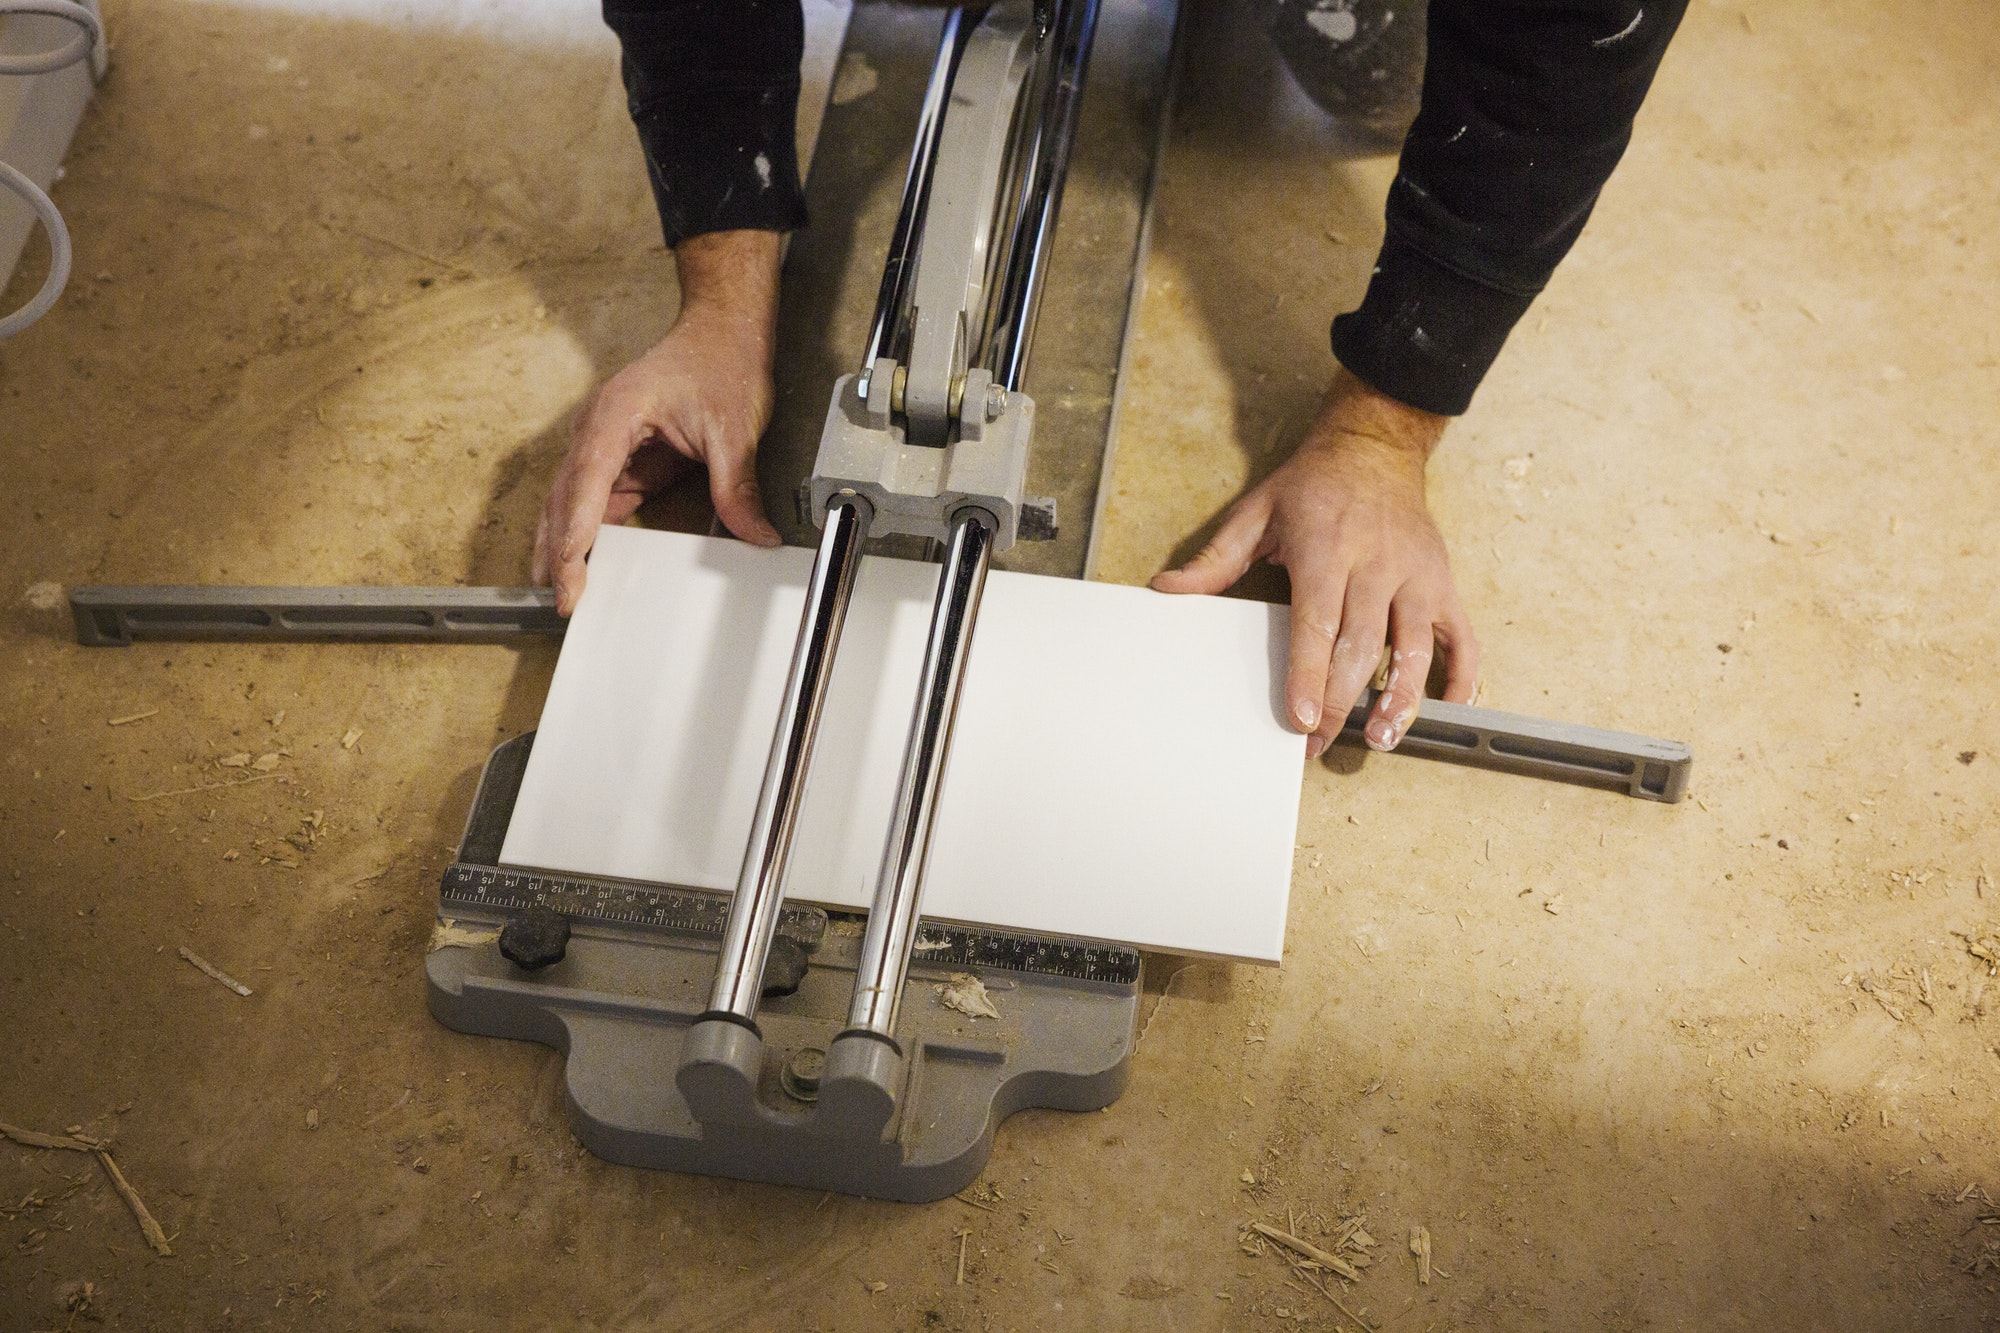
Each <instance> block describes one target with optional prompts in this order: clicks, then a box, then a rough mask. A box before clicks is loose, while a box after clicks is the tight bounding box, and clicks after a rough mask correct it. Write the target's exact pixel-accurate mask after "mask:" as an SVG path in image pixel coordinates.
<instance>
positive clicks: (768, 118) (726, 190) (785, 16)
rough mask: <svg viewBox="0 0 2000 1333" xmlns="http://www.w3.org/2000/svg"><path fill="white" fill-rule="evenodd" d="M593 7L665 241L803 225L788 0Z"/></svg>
mask: <svg viewBox="0 0 2000 1333" xmlns="http://www.w3.org/2000/svg"><path fill="white" fill-rule="evenodd" d="M604 17H605V21H606V22H607V23H608V24H610V26H611V28H612V29H613V30H614V31H615V32H617V34H618V38H619V41H620V43H621V44H622V46H623V48H624V60H623V63H622V71H623V74H624V80H625V93H626V99H627V102H628V105H629V107H630V110H631V113H632V123H633V125H634V126H636V127H637V129H638V131H639V144H640V147H641V148H643V149H644V150H645V154H646V173H647V176H648V178H649V179H650V181H651V183H652V186H653V200H654V202H655V203H656V204H657V205H658V206H659V210H660V228H661V231H662V233H663V234H664V236H665V238H666V242H667V244H668V245H669V246H675V245H678V244H680V243H681V242H682V241H684V240H686V239H687V238H688V237H690V236H699V235H701V234H703V233H705V232H713V231H737V230H756V231H792V230H795V229H797V228H799V227H803V226H804V225H805V224H806V201H805V191H804V189H803V188H801V186H800V182H799V159H798V128H797V120H798V104H799V59H800V57H801V56H802V55H803V53H804V48H805V23H804V17H803V14H802V11H801V10H800V7H799V4H798V0H612V2H611V3H607V4H606V5H605V14H604Z"/></svg>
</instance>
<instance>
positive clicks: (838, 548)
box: [708, 495, 874, 1024]
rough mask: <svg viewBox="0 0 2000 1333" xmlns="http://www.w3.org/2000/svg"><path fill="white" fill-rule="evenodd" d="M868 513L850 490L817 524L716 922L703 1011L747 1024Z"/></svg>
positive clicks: (759, 991)
mask: <svg viewBox="0 0 2000 1333" xmlns="http://www.w3.org/2000/svg"><path fill="white" fill-rule="evenodd" d="M873 517H874V512H873V510H872V509H870V507H869V504H868V502H867V501H866V500H864V499H862V498H861V497H860V496H856V495H842V496H836V497H835V498H834V501H833V503H832V504H830V505H828V506H827V511H826V528H825V530H824V532H823V533H822V534H821V536H820V543H819V555H818V557H817V558H816V559H815V560H814V561H813V572H812V581H811V583H810V584H808V585H807V588H806V606H805V614H804V615H803V616H802V617H801V618H800V621H799V638H798V643H797V646H795V647H794V648H793V649H792V666H791V672H790V674H789V675H788V676H787V677H786V680H785V697H784V703H783V706H782V708H781V710H780V712H779V714H778V730H777V734H776V735H775V736H774V737H773V738H772V740H771V757H770V759H769V760H768V761H767V763H766V764H765V767H764V785H763V787H762V788H761V789H760V790H759V791H758V793H757V811H756V814H755V816H754V817H753V819H752V822H751V825H750V844H749V846H748V847H747V848H746V849H745V851H744V853H743V869H742V872H741V873H740V874H739V875H738V876H737V879H736V894H735V896H734V897H733V898H731V899H730V903H729V917H728V920H727V921H726V923H725V924H724V925H723V928H722V955H721V958H720V960H719V961H718V962H717V964H716V969H715V988H714V990H713V991H712V992H711V993H710V996H709V1001H708V1009H709V1013H710V1015H712V1016H715V1017H723V1018H730V1019H734V1020H736V1021H738V1022H741V1023H745V1024H749V1023H751V1022H752V1021H753V1020H754V1018H755V1016H756V1013H757V1000H758V997H759V996H760V995H761V994H762V991H763V984H764V961H765V958H766V957H767V955H769V953H770V951H771V936H772V934H773V933H774V932H775V931H776V930H777V927H778V912H779V908H780V907H781V906H782V905H783V902H784V892H785V866H786V863H787V862H788V861H789V860H790V858H791V852H792V835H793V833H794V832H796V830H797V827H798V815H799V807H800V805H801V804H802V803H803V801H804V799H805V790H806V776H807V773H808V772H809V770H810V769H811V767H812V753H813V742H814V740H815V739H816V737H817V736H818V734H819V718H820V709H821V707H822V706H823V705H824V704H825V702H826V687H827V682H828V681H829V680H830V679H831V678H832V676H833V662H834V656H835V654H836V652H837V650H838V649H839V647H840V632H841V629H842V627H843V625H844V624H845V623H846V619H847V604H848V602H849V601H850V600H852V598H853V595H854V578H855V574H856V571H858V570H859V569H860V568H861V544H862V542H863V541H865V540H866V539H867V537H868V525H869V522H870V521H871V520H872V519H873Z"/></svg>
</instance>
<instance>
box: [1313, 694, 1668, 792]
mask: <svg viewBox="0 0 2000 1333" xmlns="http://www.w3.org/2000/svg"><path fill="white" fill-rule="evenodd" d="M1376 697H1377V692H1376V691H1374V690H1367V691H1364V692H1363V693H1362V696H1361V701H1360V702H1359V703H1357V704H1355V705H1354V709H1353V711H1352V712H1350V713H1349V714H1348V715H1347V725H1346V726H1345V727H1344V728H1342V729H1341V733H1340V739H1341V740H1343V741H1348V742H1352V743H1356V744H1359V743H1361V742H1362V737H1361V727H1362V724H1363V723H1364V722H1366V721H1367V719H1368V710H1369V709H1371V708H1373V707H1374V706H1375V699H1376ZM1396 752H1397V753H1398V754H1414V755H1419V756H1421V757H1423V758H1426V759H1445V760H1450V761H1452V762H1455V763H1461V764H1470V765H1472V766H1473V767H1475V768H1490V769H1496V770H1498V771H1500V772H1502V773H1520V774H1525V775H1526V776H1529V777H1537V778H1554V779H1556V780H1558V781H1562V782H1580V783H1586V784H1589V785H1592V786H1599V787H1612V788H1616V789H1618V790H1621V791H1625V792H1629V793H1630V794H1631V795H1633V796H1636V797H1639V798H1640V799H1641V800H1646V801H1665V802H1668V803H1669V804H1671V803H1673V802H1675V801H1679V800H1681V799H1683V798H1684V797H1686V796H1687V788H1688V776H1689V774H1690V773H1692V772H1693V771H1694V751H1693V750H1691V749H1690V748H1689V747H1688V746H1687V744H1686V743H1685V742H1683V741H1663V740H1656V739H1655V738H1653V737H1651V736H1636V735H1633V734H1632V733H1631V732H1626V731H1605V730H1603V729H1602V728H1600V727H1585V726H1579V725H1578V724H1576V723H1574V722H1550V721H1547V720H1545V719H1543V718H1539V717H1524V716H1523V715H1521V714H1519V713H1501V712H1496V711H1494V710H1493V709H1490V708H1474V707H1472V706H1471V705H1470V704H1452V703H1446V702H1444V701H1443V700H1442V699H1426V700H1424V702H1423V705H1422V707H1421V708H1420V709H1419V710H1418V712H1417V717H1416V720H1415V721H1414V722H1412V723H1410V730H1409V733H1408V734H1407V735H1405V736H1404V737H1403V741H1402V744H1400V745H1398V746H1397V747H1396Z"/></svg>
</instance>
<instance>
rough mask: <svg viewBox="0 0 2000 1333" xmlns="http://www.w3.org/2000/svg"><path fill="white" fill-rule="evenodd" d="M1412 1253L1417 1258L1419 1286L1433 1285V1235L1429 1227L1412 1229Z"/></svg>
mask: <svg viewBox="0 0 2000 1333" xmlns="http://www.w3.org/2000/svg"><path fill="white" fill-rule="evenodd" d="M1410 1253H1411V1254H1414V1255H1416V1256H1417V1284H1418V1285H1419V1286H1425V1287H1428V1286H1429V1285H1430V1284H1431V1233H1430V1228H1428V1227H1411V1228H1410Z"/></svg>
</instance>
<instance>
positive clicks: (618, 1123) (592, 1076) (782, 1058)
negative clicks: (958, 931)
mask: <svg viewBox="0 0 2000 1333" xmlns="http://www.w3.org/2000/svg"><path fill="white" fill-rule="evenodd" d="M859 945H860V936H859V935H858V934H855V935H842V934H838V933H829V935H828V937H827V940H826V943H825V944H824V945H822V946H821V949H820V956H819V957H816V958H815V959H814V961H813V964H812V966H811V967H810V968H809V969H808V971H807V974H806V979H805V983H804V984H803V985H802V986H801V987H800V988H799V991H798V993H797V994H796V995H792V996H788V997H781V998H773V999H769V1000H766V1001H765V1002H764V1005H763V1008H762V1009H761V1011H760V1012H759V1014H758V1025H759V1027H760V1028H761V1029H762V1032H763V1041H762V1043H761V1057H760V1059H759V1062H758V1065H757V1083H756V1090H755V1098H754V1101H751V1100H745V1101H744V1102H743V1103H742V1105H740V1106H739V1108H738V1109H739V1110H740V1112H741V1115H740V1117H738V1118H734V1119H732V1120H731V1121H730V1122H729V1123H716V1122H714V1121H712V1122H711V1123H709V1124H706V1125H704V1124H703V1123H702V1122H701V1121H700V1120H699V1119H697V1118H696V1116H695V1113H694V1111H693V1110H692V1109H691V1108H690V1106H689V1104H688V1099H687V1097H686V1096H685V1095H684V1094H683V1092H682V1090H681V1088H680V1087H679V1086H678V1085H677V1083H676V1078H675V1075H676V1071H677V1070H679V1069H680V1068H681V1066H682V1062H683V1058H684V1056H685V1055H686V1054H687V1047H688V1041H689V1034H690V1032H691V1031H692V1030H694V1025H695V1023H696V1020H697V1019H698V1018H699V1016H700V1013H701V1009H702V1004H703V1001H704V1000H705V999H706V997H707V994H708V988H709V985H710V983H711V981H712V980H713V978H714V972H715V953H714V950H713V948H712V947H711V948H703V947H699V946H691V945H686V944H673V943H659V942H645V943H640V942H635V941H632V940H622V939H617V938H611V937H608V936H602V935H597V934H595V933H593V934H591V935H585V934H583V933H582V932H579V933H578V934H577V936H576V937H574V938H573V939H572V940H571V943H570V947H569V954H568V956H567V957H566V958H565V959H564V960H563V961H562V962H560V963H557V964H556V965H555V966H554V967H551V968H548V969H546V970H545V971H543V972H542V973H540V974H537V975H533V976H531V975H529V974H527V973H525V972H523V971H522V970H521V969H519V968H517V967H515V966H514V965H513V964H512V963H509V962H508V961H507V960H506V959H504V958H502V957H501V956H500V951H499V949H498V948H497V947H496V946H495V945H493V944H481V945H474V946H469V947H452V948H443V949H439V950H438V951H437V952H435V953H433V954H431V956H430V958H429V960H428V962H427V963H426V965H425V973H426V976H427V978H428V980H429V989H430V1009H431V1013H432V1014H433V1015H434V1016H435V1017H436V1018H437V1020H438V1021H439V1022H441V1023H443V1024H444V1025H445V1026H447V1027H450V1028H453V1029H456V1030H457V1031H460V1032H469V1033H475V1034H478V1035H482V1036H492V1037H512V1038H516V1039H518V1040H522V1041H534V1042H539V1043H541V1044H542V1045H544V1046H552V1047H554V1048H555V1049H557V1050H559V1051H562V1052H564V1054H565V1055H566V1056H567V1065H566V1079H567V1085H568V1094H569V1095H568V1101H569V1115H570V1128H571V1130H572V1131H573V1132H574V1133H575V1135H576V1137H577V1140H578V1141H579V1142H580V1143H582V1144H583V1146H584V1147H586V1148H588V1149H590V1151H591V1152H593V1153H595V1154H597V1156H599V1157H602V1158H605V1159H606V1160H608V1161H613V1162H619V1163H623V1164H625V1165H627V1166H644V1167H655V1168H660V1169H664V1170H668V1171H685V1172H693V1173H696V1174H700V1175H714V1176H729V1177H733V1178H735V1179H738V1180H757V1181H764V1182H768V1183H771V1184H779V1185H798V1186H801V1187H804V1188H807V1189H817V1190H836V1191H839V1192H840V1193H843V1194H861V1195H867V1196H870V1197H873V1198H878V1199H897V1200H901V1201H904V1202H908V1203H922V1202H927V1201H930V1200H933V1199H942V1198H944V1197H945V1196H946V1195H948V1194H953V1193H956V1192H957V1191H959V1190H962V1189H964V1188H965V1187H966V1186H967V1185H969V1184H971V1183H972V1182H973V1181H974V1180H976V1179H977V1178H978V1176H979V1173H980V1171H981V1170H983V1169H984V1167H985V1165H986V1159H987V1157H988V1155H989V1154H990V1153H991V1152H992V1149H993V1135H994V1132H995V1131H996V1130H997V1129H998V1128H999V1126H1000V1122H1001V1121H1003V1120H1005V1119H1006V1118H1007V1117H1008V1116H1010V1115H1012V1114H1013V1113H1014V1112H1016V1111H1019V1110H1022V1109H1024V1108H1026V1107H1030V1106H1045V1107H1049V1108H1051V1109H1055V1110H1065V1111H1092V1110H1096V1109H1097V1108H1099V1107H1101V1106H1108V1105H1110V1104H1111V1103H1112V1102H1113V1101H1115V1100H1117V1098H1118V1095H1119V1094H1120V1093H1121V1092H1123V1091H1124V1088H1125V1081H1126V1077H1127V1075H1128V1072H1129V1070H1130V1065H1131V1056H1132V1040H1133V1033H1134V1021H1135V1019H1136V1018H1137V1014H1138V986H1137V984H1136V983H1134V984H1133V985H1131V986H1130V987H1111V986H1106V985H1103V984H1101V983H1090V982H1076V981H1071V980H1069V979H1067V978H1050V977H1037V976H1031V975H1025V974H1013V975H1010V976H1006V977H1005V978H1004V979H1003V978H1002V977H1000V976H996V975H995V974H994V973H991V972H989V973H987V975H986V977H985V980H986V983H987V985H988V987H989V989H990V993H991V995H992V998H993V1002H994V1005H995V1007H996V1008H998V1009H999V1011H1000V1015H1001V1016H1000V1017H999V1018H998V1019H989V1018H978V1019H975V1018H972V1017H969V1016H968V1015H965V1014H961V1013H958V1012H956V1011H953V1010H950V1009H946V1008H944V1007H943V1006H942V1004H940V1002H939V1000H938V998H937V995H936V993H935V991H936V987H937V985H938V983H940V982H942V981H944V980H945V978H946V976H947V975H948V974H947V973H945V972H943V971H939V970H935V969H928V968H921V967H919V968H916V969H913V971H912V975H911V978H910V981H909V984H908V987H907V989H906V990H905V992H904V1001H903V1009H902V1012H903V1016H904V1018H903V1025H902V1027H901V1029H900V1030H899V1031H898V1034H897V1036H898V1040H899V1042H900V1044H901V1045H902V1046H903V1049H904V1050H906V1051H910V1052H913V1053H914V1054H913V1058H912V1059H910V1060H908V1061H903V1062H900V1063H901V1064H902V1066H903V1067H902V1068H901V1070H900V1076H901V1091H900V1095H899V1096H898V1097H897V1098H896V1112H895V1114H894V1115H893V1116H892V1117H891V1119H890V1122H889V1124H888V1126H887V1132H886V1133H884V1134H882V1135H879V1136H877V1137H875V1138H873V1139H871V1140H861V1139H856V1138H851V1137H847V1136H844V1135H842V1134H840V1133H838V1132H837V1131H836V1130H835V1129H834V1127H832V1126H827V1125H822V1124H818V1123H816V1120H817V1118H818V1116H819V1114H820V1112H819V1108H818V1107H817V1106H816V1105H815V1104H811V1103H806V1102H802V1101H799V1100H797V1099H796V1098H794V1097H793V1096H792V1095H791V1094H790V1093H788V1092H787V1091H786V1089H785V1086H784V1082H785V1080H784V1078H783V1070H784V1068H785V1066H786V1063H787V1062H788V1061H789V1060H791V1059H792V1057H793V1056H794V1054H795V1053H796V1052H798V1051H800V1050H802V1049H805V1048H813V1049H815V1050H818V1051H827V1050H829V1049H830V1048H831V1047H832V1046H833V1043H834V1040H835V1038H836V1037H837V1036H838V1035H839V1032H840V1029H841V1026H842V1020H844V1018H845V1015H846V1007H847V1000H848V996H849V994H850V992H851V991H852V989H853V986H854V964H855V955H856V954H857V952H858V949H859ZM1010 985H1011V989H1010V988H1009V986H1010ZM737 1031H743V1030H742V1029H737ZM750 1035H751V1034H749V1033H748V1032H747V1031H745V1032H744V1036H745V1037H746V1038H747V1037H749V1036H750ZM884 1049H885V1050H886V1049H887V1048H886V1047H885V1048H884Z"/></svg>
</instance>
